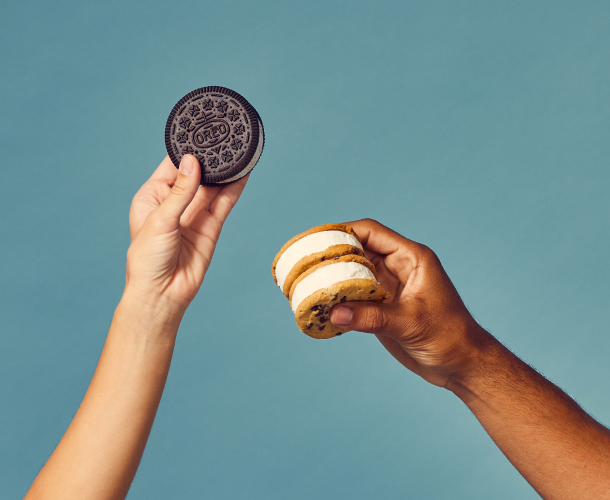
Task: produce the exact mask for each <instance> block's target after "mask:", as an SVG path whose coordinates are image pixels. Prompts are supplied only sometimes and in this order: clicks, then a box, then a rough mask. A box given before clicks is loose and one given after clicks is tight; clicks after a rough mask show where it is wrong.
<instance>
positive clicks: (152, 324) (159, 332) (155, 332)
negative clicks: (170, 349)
mask: <svg viewBox="0 0 610 500" xmlns="http://www.w3.org/2000/svg"><path fill="white" fill-rule="evenodd" d="M185 311H186V305H184V304H178V303H177V302H175V301H172V300H171V299H168V298H166V297H163V296H161V295H154V294H143V293H141V292H140V291H138V290H136V289H134V288H132V287H129V286H127V287H125V290H124V292H123V296H122V297H121V300H120V302H119V305H118V306H117V308H116V311H115V314H114V319H113V323H118V325H120V327H121V329H122V330H126V331H128V332H129V333H130V335H131V336H133V338H134V339H136V340H138V341H145V342H152V343H161V344H166V343H172V344H173V342H174V341H175V338H176V334H177V332H178V327H179V326H180V322H181V321H182V318H183V316H184V313H185Z"/></svg>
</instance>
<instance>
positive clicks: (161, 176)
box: [150, 156, 178, 184]
mask: <svg viewBox="0 0 610 500" xmlns="http://www.w3.org/2000/svg"><path fill="white" fill-rule="evenodd" d="M177 177H178V169H177V168H176V166H175V165H174V164H173V163H172V160H171V159H170V157H169V156H166V157H165V158H163V161H162V162H161V164H160V165H159V166H158V167H157V169H156V170H155V171H154V172H153V174H152V175H151V176H150V180H160V181H165V182H167V183H168V184H173V183H174V182H176V178H177Z"/></svg>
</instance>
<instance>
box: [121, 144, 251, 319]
mask: <svg viewBox="0 0 610 500" xmlns="http://www.w3.org/2000/svg"><path fill="white" fill-rule="evenodd" d="M248 177H249V176H245V177H244V178H242V179H240V180H238V181H236V182H233V183H231V184H228V185H226V186H200V185H199V183H200V179H201V170H200V167H199V161H198V160H197V158H195V157H194V156H192V155H184V156H183V157H182V161H181V163H180V170H179V171H178V169H176V167H175V166H174V165H173V164H172V162H171V160H170V159H169V157H167V156H166V157H165V159H164V160H163V161H162V162H161V165H159V167H158V168H157V170H156V171H155V172H154V173H153V175H152V176H151V177H150V179H149V180H148V181H147V182H146V183H145V184H144V185H143V186H142V187H141V188H140V190H139V191H138V192H137V193H136V195H135V197H134V199H133V202H132V204H131V210H130V212H129V227H130V231H131V246H130V247H129V250H128V252H127V279H126V283H127V284H126V293H127V294H130V295H133V296H135V297H137V298H138V299H139V300H142V301H143V302H146V303H151V302H152V303H155V302H157V301H162V302H165V303H166V304H170V306H174V307H177V308H179V309H186V307H187V306H188V305H189V304H190V302H191V301H192V300H193V298H194V297H195V295H196V294H197V291H198V290H199V288H200V286H201V283H202V282H203V278H204V276H205V273H206V271H207V270H208V268H209V266H210V261H211V260H212V255H213V254H214V249H215V248H216V243H217V242H218V237H219V236H220V231H221V229H222V225H223V224H224V222H225V220H226V219H227V217H228V215H229V213H230V212H231V209H232V208H233V207H234V206H235V204H236V203H237V200H238V199H239V196H240V195H241V193H242V191H243V189H244V186H245V185H246V182H247V180H248Z"/></svg>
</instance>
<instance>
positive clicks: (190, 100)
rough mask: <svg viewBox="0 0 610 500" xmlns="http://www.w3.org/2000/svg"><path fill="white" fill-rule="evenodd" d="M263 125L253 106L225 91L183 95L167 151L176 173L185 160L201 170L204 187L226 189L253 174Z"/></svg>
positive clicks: (212, 89) (167, 131) (174, 115)
mask: <svg viewBox="0 0 610 500" xmlns="http://www.w3.org/2000/svg"><path fill="white" fill-rule="evenodd" d="M264 143H265V133H264V131H263V122H262V121H261V119H260V116H259V115H258V113H257V112H256V110H255V109H254V108H253V107H252V105H251V104H250V103H249V102H248V101H247V100H246V99H245V98H244V97H242V96H241V95H240V94H238V93H237V92H235V91H233V90H230V89H227V88H224V87H203V88H200V89H197V90H193V91H192V92H190V93H188V94H187V95H185V96H184V97H183V98H182V99H180V100H179V101H178V102H177V103H176V105H175V106H174V108H173V109H172V111H171V113H170V115H169V118H168V119H167V124H166V125H165V147H166V148H167V153H168V154H169V157H170V158H171V160H172V162H173V164H174V165H175V166H176V168H178V167H179V165H180V160H181V159H182V157H183V156H184V155H185V154H192V155H194V156H196V157H197V159H198V160H199V165H200V166H201V184H204V185H212V186H213V185H223V184H228V183H229V182H233V181H236V180H238V179H241V178H242V177H244V176H245V175H246V174H248V172H250V171H251V170H252V169H253V168H254V166H255V165H256V162H257V161H258V159H259V158H260V156H261V154H262V152H263V146H264Z"/></svg>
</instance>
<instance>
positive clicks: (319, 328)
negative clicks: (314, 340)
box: [318, 325, 326, 331]
mask: <svg viewBox="0 0 610 500" xmlns="http://www.w3.org/2000/svg"><path fill="white" fill-rule="evenodd" d="M324 328H326V325H324V326H320V327H318V330H320V331H322V330H324Z"/></svg>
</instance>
